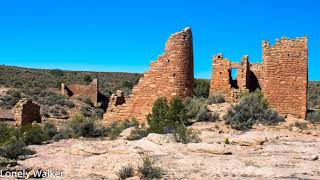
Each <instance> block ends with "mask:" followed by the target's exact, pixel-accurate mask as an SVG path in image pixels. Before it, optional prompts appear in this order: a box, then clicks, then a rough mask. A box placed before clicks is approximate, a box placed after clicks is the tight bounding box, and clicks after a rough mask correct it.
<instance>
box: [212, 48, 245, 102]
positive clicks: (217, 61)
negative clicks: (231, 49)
mask: <svg viewBox="0 0 320 180" xmlns="http://www.w3.org/2000/svg"><path fill="white" fill-rule="evenodd" d="M232 68H236V69H238V71H237V79H236V80H232V76H231V69H232ZM249 82H250V66H249V58H248V56H243V57H242V60H241V63H235V62H231V61H230V60H229V59H226V58H223V55H222V54H218V55H216V56H214V57H213V60H212V79H211V84H210V95H215V94H222V95H224V97H225V99H226V100H227V101H229V102H234V101H237V99H238V98H239V96H240V94H241V92H244V91H248V88H249V86H250V84H249Z"/></svg>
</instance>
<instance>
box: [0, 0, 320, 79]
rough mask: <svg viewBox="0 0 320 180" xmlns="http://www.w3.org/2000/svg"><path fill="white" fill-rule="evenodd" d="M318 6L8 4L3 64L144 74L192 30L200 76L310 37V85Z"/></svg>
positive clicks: (3, 6)
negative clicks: (270, 46) (216, 60)
mask: <svg viewBox="0 0 320 180" xmlns="http://www.w3.org/2000/svg"><path fill="white" fill-rule="evenodd" d="M319 8H320V1H317V0H303V1H302V0H300V1H297V0H290V1H289V0H288V1H286V0H282V1H280V0H268V1H258V0H225V1H222V0H219V1H218V0H217V1H214V0H211V1H209V0H208V1H205V0H197V1H196V0H194V1H187V0H185V1H182V0H178V1H174V0H161V1H150V0H136V1H129V0H119V1H106V0H100V1H99V0H86V1H84V0H28V1H25V0H1V1H0V64H5V65H16V66H24V67H34V68H59V69H68V70H91V71H107V72H108V71H114V72H144V71H146V70H147V69H148V66H149V63H150V62H151V61H152V60H155V59H156V58H157V56H158V55H160V54H161V53H162V52H163V49H164V44H165V41H166V40H167V38H168V37H169V36H170V34H171V33H174V32H176V31H180V30H182V29H183V28H184V27H186V26H190V27H191V28H192V31H193V38H194V58H195V59H194V60H195V76H196V77H201V78H210V73H211V58H212V56H213V55H215V54H217V53H219V52H222V53H223V54H224V56H225V57H227V58H229V59H231V60H232V61H239V60H240V59H241V56H242V55H246V54H247V55H249V58H250V61H251V62H260V61H261V41H262V40H270V41H271V42H272V43H274V41H275V39H276V38H281V37H282V36H287V37H289V38H294V37H301V36H308V37H309V44H308V45H309V79H310V80H320V73H319V72H318V71H319V70H318V69H319V67H320V47H319V44H320V23H319V22H320V19H319V18H320V11H319Z"/></svg>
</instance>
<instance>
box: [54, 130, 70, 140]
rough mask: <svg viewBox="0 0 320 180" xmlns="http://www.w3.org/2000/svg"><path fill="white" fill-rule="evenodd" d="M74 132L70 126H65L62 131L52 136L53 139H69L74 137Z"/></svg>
mask: <svg viewBox="0 0 320 180" xmlns="http://www.w3.org/2000/svg"><path fill="white" fill-rule="evenodd" d="M72 136H73V132H72V130H71V129H69V128H64V129H62V130H61V131H60V132H58V133H57V134H56V135H54V136H53V137H52V140H53V141H60V140H61V139H69V138H72Z"/></svg>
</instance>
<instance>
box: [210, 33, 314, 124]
mask: <svg viewBox="0 0 320 180" xmlns="http://www.w3.org/2000/svg"><path fill="white" fill-rule="evenodd" d="M262 59H263V61H262V64H259V63H255V64H250V63H249V60H248V57H247V56H244V57H243V58H242V61H241V63H240V64H239V63H233V62H230V61H229V60H228V59H224V58H223V56H222V54H219V55H217V56H215V57H214V58H213V63H212V80H211V86H210V95H214V94H216V93H222V94H223V95H224V96H225V98H226V100H227V101H231V102H234V101H236V100H237V98H238V97H239V96H238V95H239V94H241V92H243V91H254V90H256V89H261V90H262V92H263V93H264V96H265V97H266V98H267V100H268V103H269V104H270V105H271V107H274V108H275V109H277V111H278V112H280V113H281V114H284V115H285V114H292V115H295V116H296V117H299V118H305V117H306V111H307V87H308V46H307V38H297V39H292V40H290V39H287V38H282V39H281V40H277V41H276V43H275V45H274V46H270V43H269V42H266V41H264V42H263V43H262ZM232 68H237V69H238V74H237V79H236V81H234V80H232V78H231V69H232Z"/></svg>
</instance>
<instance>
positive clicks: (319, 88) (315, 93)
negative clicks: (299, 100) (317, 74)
mask: <svg viewBox="0 0 320 180" xmlns="http://www.w3.org/2000/svg"><path fill="white" fill-rule="evenodd" d="M308 107H309V108H314V109H320V81H310V82H309V87H308Z"/></svg>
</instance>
